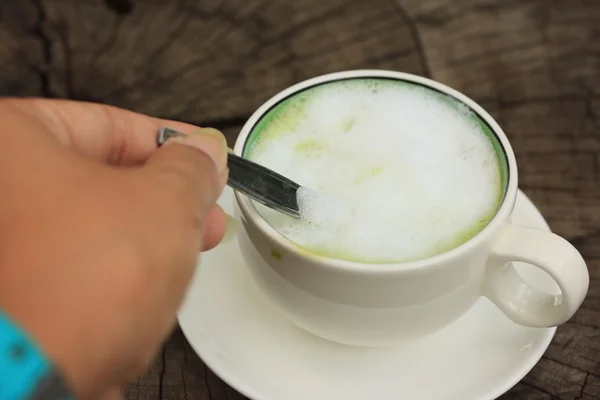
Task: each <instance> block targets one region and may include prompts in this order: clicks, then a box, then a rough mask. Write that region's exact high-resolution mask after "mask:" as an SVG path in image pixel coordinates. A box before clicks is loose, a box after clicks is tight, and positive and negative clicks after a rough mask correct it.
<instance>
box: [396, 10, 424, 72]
mask: <svg viewBox="0 0 600 400" xmlns="http://www.w3.org/2000/svg"><path fill="white" fill-rule="evenodd" d="M390 1H391V2H392V5H393V6H395V8H396V9H397V10H398V12H399V13H400V16H401V17H402V19H403V20H404V23H406V25H407V26H408V28H409V30H410V32H411V35H412V38H413V40H414V41H415V45H416V50H417V54H418V55H419V60H420V63H421V67H422V68H423V75H424V76H426V77H427V78H433V72H432V71H431V68H430V66H429V62H428V60H427V55H426V54H425V47H424V46H423V41H422V40H421V33H420V32H419V26H418V24H417V21H416V20H415V19H414V17H413V16H412V15H411V14H410V13H409V12H408V10H407V9H406V8H405V7H404V5H403V4H402V2H401V0H390Z"/></svg>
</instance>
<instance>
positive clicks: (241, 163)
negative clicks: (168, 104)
mask: <svg viewBox="0 0 600 400" xmlns="http://www.w3.org/2000/svg"><path fill="white" fill-rule="evenodd" d="M178 136H186V134H185V133H183V132H179V131H176V130H174V129H171V128H161V129H160V130H159V131H158V135H157V137H156V142H157V143H158V145H159V146H161V145H163V144H164V143H165V142H166V141H167V140H169V139H170V138H173V137H178ZM227 167H228V168H229V179H228V180H227V185H229V186H231V187H232V188H233V189H234V190H237V191H239V192H241V193H244V194H245V195H247V196H248V197H250V198H252V199H254V200H256V201H258V202H259V203H261V204H264V205H265V206H267V207H269V208H272V209H274V210H277V211H280V212H282V213H285V214H288V215H291V216H292V217H296V218H298V217H300V210H299V209H298V200H297V197H296V192H297V191H298V189H299V188H300V185H298V184H297V183H296V182H293V181H291V180H289V179H288V178H286V177H285V176H282V175H280V174H278V173H277V172H275V171H273V170H271V169H268V168H265V167H263V166H262V165H259V164H257V163H254V162H252V161H250V160H247V159H245V158H242V157H240V156H237V155H235V154H233V153H231V152H230V153H229V154H228V155H227Z"/></svg>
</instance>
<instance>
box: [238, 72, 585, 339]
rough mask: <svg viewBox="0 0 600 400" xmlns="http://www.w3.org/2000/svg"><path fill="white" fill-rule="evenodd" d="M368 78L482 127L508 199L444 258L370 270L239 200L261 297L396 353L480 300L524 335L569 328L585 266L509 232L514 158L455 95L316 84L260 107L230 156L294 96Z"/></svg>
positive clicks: (547, 237) (565, 252) (316, 325)
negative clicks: (309, 246) (539, 284)
mask: <svg viewBox="0 0 600 400" xmlns="http://www.w3.org/2000/svg"><path fill="white" fill-rule="evenodd" d="M374 77H383V78H391V79H398V80H402V81H408V82H412V83H415V84H419V85H423V86H426V87H429V88H432V89H434V90H437V91H438V92H442V93H445V94H447V95H450V96H452V97H454V98H455V99H457V100H459V101H460V102H462V103H463V104H465V105H467V106H468V107H469V108H470V109H471V110H472V111H473V112H475V113H476V114H478V116H479V117H480V118H481V119H482V120H483V121H484V122H485V123H487V124H488V125H489V127H490V128H491V130H492V131H493V133H494V134H495V135H496V136H497V138H498V140H499V142H500V144H501V145H502V147H503V148H504V152H505V154H506V160H507V165H508V170H507V172H508V182H507V189H506V193H505V197H504V201H503V202H502V204H501V205H500V207H499V209H498V212H497V214H496V215H495V217H494V218H493V219H492V220H491V221H490V223H489V224H488V225H487V226H486V227H485V228H484V229H483V230H482V231H481V232H479V233H478V234H477V235H476V236H475V237H473V238H472V239H471V240H469V241H467V242H466V243H464V244H463V245H461V246H459V247H456V248H454V249H452V250H450V251H448V252H446V253H443V254H440V255H437V256H434V257H431V258H427V259H423V260H419V261H414V262H407V263H398V264H385V265H382V264H367V263H360V262H350V261H343V260H338V259H334V258H329V257H325V256H321V255H316V254H313V253H311V252H310V251H307V250H305V249H303V248H301V247H300V246H298V245H296V244H295V243H293V242H291V241H289V240H288V239H286V238H285V237H283V236H282V235H281V234H279V233H278V232H277V231H275V230H274V229H273V228H272V227H271V226H270V225H269V224H268V223H267V222H266V221H265V220H264V219H263V218H262V217H261V216H260V214H259V213H258V212H257V210H256V208H255V206H254V204H253V202H252V201H251V200H250V199H249V198H248V197H246V196H245V195H243V194H240V193H237V192H236V194H235V196H236V200H237V206H238V207H237V210H236V211H237V212H238V216H239V217H240V219H241V221H242V225H243V229H240V233H239V235H238V236H239V243H240V248H241V251H242V253H243V255H244V257H245V259H246V260H247V264H248V268H249V271H250V275H251V276H252V277H253V279H254V281H255V282H256V284H257V285H258V287H259V289H260V290H261V291H262V292H264V293H265V294H266V295H267V297H268V298H270V299H271V300H272V301H273V303H275V304H276V305H277V306H279V308H281V309H282V310H283V311H284V314H285V315H287V317H288V318H289V319H290V320H291V321H293V322H294V323H295V324H297V325H298V326H300V327H302V328H304V329H305V330H307V331H309V332H312V333H314V334H316V335H318V336H321V337H323V338H326V339H330V340H333V341H336V342H340V343H345V344H351V345H360V346H388V345H394V344H397V343H398V342H401V341H403V340H408V339H414V338H419V337H423V336H425V335H427V334H430V333H433V332H435V331H436V330H438V329H440V328H442V327H444V326H446V325H447V324H449V323H451V322H452V321H454V320H456V319H457V318H458V317H460V316H461V315H462V314H464V313H465V312H467V311H468V310H469V309H470V308H471V306H473V304H474V303H475V302H476V301H477V300H478V299H479V297H480V296H485V297H487V298H489V299H490V300H491V301H492V302H494V304H496V305H497V306H498V308H500V309H501V310H502V311H503V312H504V313H505V314H506V315H507V316H508V317H509V318H510V319H512V320H513V321H514V322H516V323H518V324H522V325H526V326H531V327H550V326H556V325H560V324H562V323H564V322H565V321H567V320H568V319H569V318H571V317H572V316H573V314H574V313H575V311H577V309H578V308H579V306H580V305H581V303H582V302H583V299H584V297H585V295H586V293H587V290H588V285H589V275H588V270H587V267H586V264H585V262H584V260H583V258H582V257H581V255H580V254H579V252H578V251H577V250H576V249H575V248H574V247H573V246H572V245H571V244H570V243H569V242H568V241H566V240H565V239H563V238H561V237H560V236H557V235H555V234H553V233H551V232H546V231H539V230H533V229H526V228H522V227H519V226H515V225H512V224H511V223H510V222H509V218H510V215H511V213H512V211H513V208H514V206H515V201H516V197H517V192H518V182H517V164H516V161H515V156H514V154H513V150H512V148H511V146H510V143H509V142H508V139H507V138H506V135H505V134H504V132H502V129H501V128H500V127H499V126H498V124H497V123H496V121H494V120H493V119H492V117H491V116H490V115H489V114H488V113H487V112H485V111H484V110H483V109H482V108H481V107H480V106H479V105H477V104H476V103H475V102H474V101H473V100H471V99H469V98H468V97H466V96H464V95H463V94H461V93H459V92H457V91H456V90H453V89H451V88H449V87H447V86H445V85H442V84H440V83H438V82H435V81H432V80H429V79H426V78H422V77H419V76H415V75H410V74H405V73H400V72H393V71H380V70H359V71H345V72H338V73H333V74H328V75H324V76H319V77H316V78H313V79H309V80H307V81H304V82H301V83H299V84H297V85H294V86H292V87H290V88H288V89H286V90H284V91H282V92H281V93H279V94H277V95H275V96H274V97H272V98H271V99H270V100H269V101H267V102H266V103H265V104H264V105H263V106H262V107H260V108H259V109H258V110H257V111H256V112H255V113H254V114H253V115H252V117H251V118H250V119H249V120H248V122H247V123H246V124H245V126H244V127H243V129H242V131H241V133H240V135H239V137H238V139H237V142H236V144H235V148H234V152H235V153H236V154H239V155H241V154H242V152H243V149H244V146H245V144H246V142H247V139H248V137H249V135H250V134H251V132H252V129H253V128H254V126H255V125H256V124H257V122H258V121H259V120H260V118H261V117H262V116H263V115H265V114H266V113H267V112H269V110H271V109H272V108H273V107H274V106H276V105H277V104H278V103H280V102H281V101H282V100H284V99H286V98H288V97H290V96H293V95H294V94H295V93H297V92H299V91H301V90H303V89H306V88H309V87H312V86H316V85H319V84H322V83H325V82H330V81H336V80H343V79H349V78H374ZM432 117H435V116H434V115H433V116H432ZM512 261H522V262H526V263H529V264H533V265H535V266H537V267H538V268H541V269H542V270H544V271H545V272H546V273H547V274H549V275H550V276H551V277H552V278H553V279H554V281H555V282H556V284H557V285H558V287H559V288H560V292H561V293H560V294H551V293H543V292H540V291H538V290H536V289H535V288H533V287H532V286H530V285H529V284H527V283H526V282H525V281H524V280H522V279H521V278H520V276H519V275H518V273H517V272H516V270H515V268H514V267H513V266H512V264H511V262H512Z"/></svg>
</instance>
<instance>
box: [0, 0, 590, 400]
mask: <svg viewBox="0 0 600 400" xmlns="http://www.w3.org/2000/svg"><path fill="white" fill-rule="evenodd" d="M353 68H386V69H394V70H400V71H406V72H411V73H415V74H420V75H424V76H427V77H431V78H434V79H436V80H439V81H441V82H443V83H446V84H448V85H450V86H453V87H454V88H456V89H458V90H460V91H462V92H464V93H465V94H467V95H468V96H470V97H472V98H473V99H475V100H476V101H478V102H479V103H480V104H482V105H483V106H484V107H485V108H486V109H487V110H488V111H490V112H491V114H492V115H493V116H494V117H495V118H496V119H497V120H498V121H499V123H500V125H501V126H503V128H504V130H505V131H506V132H507V134H508V136H509V138H510V139H511V141H512V144H513V147H514V150H515V152H516V155H517V160H518V163H519V167H520V186H521V189H523V190H524V191H525V192H526V194H527V195H528V196H530V198H531V199H532V200H533V201H534V202H535V203H536V205H537V206H538V207H539V208H540V209H541V211H542V212H543V213H544V215H545V216H546V218H547V219H548V221H549V223H550V225H551V227H552V228H553V230H554V231H555V232H557V233H558V234H559V235H562V236H564V237H566V238H568V239H569V240H570V241H571V242H572V243H573V244H574V245H575V246H577V248H578V249H579V250H580V251H581V252H582V254H583V255H584V257H585V258H586V259H587V261H588V265H589V270H590V275H591V286H590V291H589V295H588V297H587V299H586V300H585V302H584V304H583V306H582V308H581V309H580V310H579V312H578V313H577V315H575V317H574V318H573V319H572V320H571V321H569V322H568V323H566V324H565V325H563V326H561V327H560V328H559V329H558V332H557V334H556V337H555V339H554V340H553V342H552V344H551V345H550V348H549V349H548V351H547V352H546V354H545V356H544V358H543V359H542V360H541V361H540V363H539V364H538V365H537V366H536V367H535V368H534V369H533V370H532V371H531V373H529V374H528V375H527V377H526V378H525V379H523V380H522V382H521V383H519V384H518V385H517V386H515V387H514V388H513V389H512V390H510V391H509V392H508V393H507V394H505V395H504V396H502V397H501V398H502V399H503V400H516V399H527V400H529V399H540V400H541V399H573V400H574V399H581V400H593V399H599V398H600V1H594V0H588V1H585V0H554V1H550V0H520V1H519V0H505V1H502V0H454V1H452V0H429V1H427V0H368V1H367V0H362V1H361V0H330V1H321V0H294V1H291V0H290V1H287V0H270V1H269V0H262V1H261V0H254V1H245V0H229V1H217V0H187V1H186V0H177V1H176V0H171V1H159V0H145V1H141V0H139V1H126V0H105V1H102V0H77V1H75V0H4V1H1V2H0V71H1V72H2V74H1V75H0V94H2V95H19V96H31V95H35V96H40V95H41V96H48V97H67V98H72V99H81V100H92V101H99V102H105V103H110V104H114V105H117V106H121V107H126V108H130V109H133V110H136V111H140V112H144V113H148V114H152V115H155V116H161V117H166V118H173V119H180V120H184V121H188V122H192V123H196V124H199V125H203V126H214V127H217V128H220V129H222V130H224V131H225V132H226V133H227V134H228V138H229V140H230V141H231V143H233V141H234V139H235V136H236V133H237V132H238V131H239V129H240V127H241V125H242V124H243V123H244V121H245V120H246V119H247V118H248V116H249V115H250V114H251V113H252V112H253V111H254V110H255V109H256V108H257V107H258V106H259V105H260V104H261V103H262V102H263V101H265V100H266V99H267V98H268V97H270V96H271V95H273V94H275V93H276V92H278V91H279V90H281V89H283V88H285V87H287V86H289V85H291V84H293V83H296V82H298V81H300V80H302V79H304V78H308V77H312V76H315V75H319V74H323V73H326V72H330V71H336V70H342V69H353ZM126 397H127V398H128V399H200V400H225V399H227V400H233V399H242V398H243V397H242V396H241V395H239V394H237V393H236V392H235V391H234V390H233V389H231V388H229V387H228V386H227V385H226V384H225V383H223V382H222V381H221V380H220V379H219V378H217V377H216V376H215V375H214V374H213V373H212V372H211V371H210V370H208V369H207V368H206V367H205V366H204V364H203V363H202V361H201V360H200V359H199V358H198V357H197V356H196V354H195V353H194V352H193V351H192V349H191V348H190V346H189V344H188V343H187V341H186V339H185V338H184V337H183V335H182V333H181V331H180V330H176V331H175V332H174V333H173V335H172V336H171V338H170V339H169V341H168V342H167V344H166V345H165V347H164V350H163V351H162V353H161V354H160V356H159V357H158V359H157V360H156V362H155V363H154V365H153V366H152V367H151V368H150V370H149V371H148V373H147V374H146V375H145V376H143V377H142V378H140V379H139V381H138V382H137V383H136V384H134V385H132V386H131V387H129V388H128V389H127V394H126ZM281 400H285V399H281ZM457 400H461V399H457Z"/></svg>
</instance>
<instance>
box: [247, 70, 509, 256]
mask: <svg viewBox="0 0 600 400" xmlns="http://www.w3.org/2000/svg"><path fill="white" fill-rule="evenodd" d="M274 113H275V114H276V115H275V117H274V118H272V120H271V122H270V123H267V124H266V125H265V126H264V128H263V130H262V132H261V134H260V136H259V138H258V139H257V140H256V141H255V143H254V145H253V146H252V148H251V152H250V158H251V159H252V160H253V161H256V162H258V163H260V164H263V165H265V166H267V167H269V168H272V169H274V170H275V171H277V172H279V173H282V174H283V175H286V176H289V177H290V178H291V179H293V180H295V181H296V182H298V183H299V184H301V185H302V186H304V187H305V188H309V189H310V190H307V189H301V190H299V192H298V202H299V206H300V211H301V216H302V218H301V219H300V220H299V219H295V218H292V217H289V216H285V215H283V214H281V213H278V212H275V211H273V210H269V209H268V208H266V207H264V206H261V205H259V204H257V208H258V210H259V212H260V213H261V215H262V216H263V217H264V218H265V219H266V221H267V222H268V223H269V224H271V225H272V226H273V227H274V228H275V229H276V230H278V231H279V232H280V233H281V234H282V235H284V236H286V237H287V238H289V239H290V240H292V241H294V242H296V243H297V244H299V245H301V246H303V247H306V248H307V249H308V250H312V251H315V252H317V253H320V254H324V255H328V256H332V257H337V258H342V259H349V260H355V261H369V262H391V261H410V260H417V259H421V258H425V257H429V256H432V255H435V254H439V253H441V252H443V251H446V250H448V249H450V248H453V247H455V246H458V245H460V244H462V243H463V242H464V241H466V240H468V239H469V238H470V237H471V236H473V235H474V234H475V233H477V232H478V231H479V230H481V229H482V228H483V227H484V226H485V225H486V224H487V222H489V220H490V219H491V218H492V216H493V215H494V213H495V210H496V207H497V205H498V202H499V200H500V198H501V176H500V165H499V161H498V158H497V155H496V153H495V150H494V148H493V146H492V144H491V142H490V140H489V138H488V137H487V136H486V135H485V134H484V133H483V132H482V130H481V127H480V126H479V125H478V123H477V122H476V120H475V119H474V118H473V117H472V115H471V114H470V111H469V110H468V109H467V108H466V107H464V106H460V105H457V104H455V103H452V102H450V101H449V100H447V99H445V98H444V97H442V96H440V95H438V94H437V93H433V92H430V91H428V90H426V89H423V88H420V87H416V86H410V85H407V84H403V83H393V82H389V81H388V82H385V83H379V82H377V81H364V80H362V81H349V82H341V83H339V82H338V83H332V84H328V85H323V86H319V87H317V88H314V89H311V90H309V91H307V92H304V93H303V94H302V95H301V96H298V97H297V98H296V97H294V98H292V99H291V100H290V101H288V103H287V104H284V105H283V106H282V107H281V108H280V109H279V110H275V111H274Z"/></svg>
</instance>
